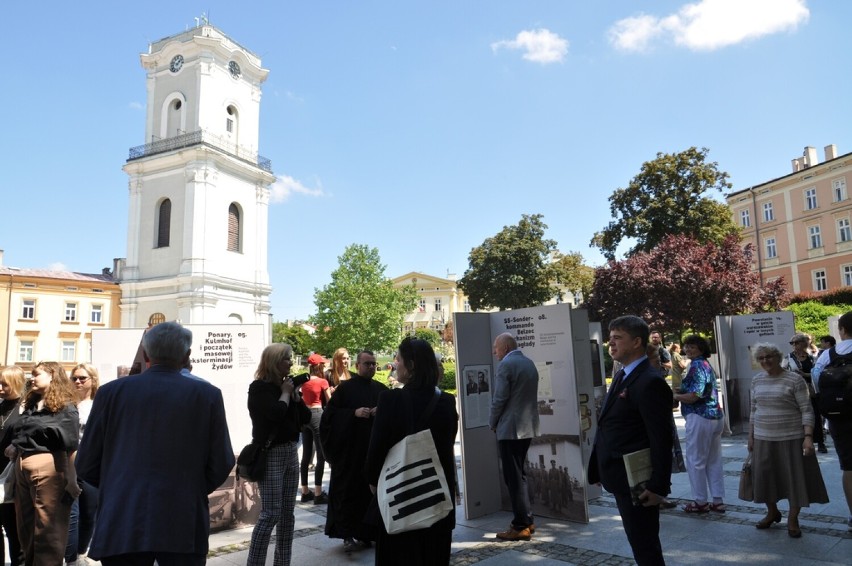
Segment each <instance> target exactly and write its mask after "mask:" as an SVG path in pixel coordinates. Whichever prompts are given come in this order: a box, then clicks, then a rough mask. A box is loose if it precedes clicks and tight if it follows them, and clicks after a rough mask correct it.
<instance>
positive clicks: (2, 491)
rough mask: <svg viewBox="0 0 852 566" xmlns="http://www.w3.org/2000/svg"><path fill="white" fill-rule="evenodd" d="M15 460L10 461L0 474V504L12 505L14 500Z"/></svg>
mask: <svg viewBox="0 0 852 566" xmlns="http://www.w3.org/2000/svg"><path fill="white" fill-rule="evenodd" d="M14 497H15V460H10V461H9V463H8V464H6V467H5V468H3V472H2V473H0V503H12V502H13V501H14V500H15V499H14Z"/></svg>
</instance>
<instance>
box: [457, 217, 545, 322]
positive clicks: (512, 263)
mask: <svg viewBox="0 0 852 566" xmlns="http://www.w3.org/2000/svg"><path fill="white" fill-rule="evenodd" d="M542 218H543V216H542V215H541V214H533V215H528V214H524V215H523V216H522V217H521V221H520V222H518V224H517V225H516V226H504V227H503V229H502V230H501V231H500V232H498V233H497V234H495V235H494V236H491V237H490V238H486V239H485V241H484V242H482V244H481V245H479V246H477V247H475V248H473V249H472V250H471V251H470V255H469V256H468V262H469V264H470V267H469V268H468V269H467V271H465V272H464V276H463V277H462V278H461V279H459V287H460V288H461V289H462V291H464V293H465V295H467V298H468V300H469V301H470V306H471V308H472V309H473V310H483V309H489V308H493V307H496V308H499V309H519V308H523V307H531V306H535V305H540V304H542V303H544V302H545V301H547V300H548V299H550V298H551V297H553V296H554V295H555V294H556V292H557V289H556V287H554V286H553V283H552V282H553V275H554V273H553V269H552V266H551V265H550V263H549V259H550V257H551V254H552V253H553V252H554V251H556V242H555V241H554V240H548V239H545V238H544V231H545V230H546V229H547V225H546V224H545V223H544V222H542Z"/></svg>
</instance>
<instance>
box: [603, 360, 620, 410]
mask: <svg viewBox="0 0 852 566" xmlns="http://www.w3.org/2000/svg"><path fill="white" fill-rule="evenodd" d="M623 380H624V369H623V368H622V369H620V370H618V371H617V372H615V377H613V378H612V383H610V385H609V391H607V393H606V399H605V400H604V405H606V404H608V403H609V401H610V398H611V397H612V396H613V395H615V391H616V389H618V388H619V387H620V386H621V382H622V381H623Z"/></svg>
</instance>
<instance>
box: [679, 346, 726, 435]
mask: <svg viewBox="0 0 852 566" xmlns="http://www.w3.org/2000/svg"><path fill="white" fill-rule="evenodd" d="M680 390H681V392H682V393H695V394H696V395H698V400H697V401H695V403H693V404H691V405H689V404H687V403H681V405H680V411H681V413H682V414H683V416H684V417H685V416H686V415H692V414H695V415H699V416H701V417H704V418H705V419H711V420H717V419H721V418H722V417H723V416H724V412H723V411H722V408H721V407H720V406H719V390H718V389H717V388H716V374H715V372H714V371H713V368H712V367H711V366H710V362H708V361H707V360H706V359H705V358H703V357H698V358H695V359H694V360H692V362H691V363H690V364H689V371H688V372H687V374H686V376H685V377H684V378H683V383H681V385H680Z"/></svg>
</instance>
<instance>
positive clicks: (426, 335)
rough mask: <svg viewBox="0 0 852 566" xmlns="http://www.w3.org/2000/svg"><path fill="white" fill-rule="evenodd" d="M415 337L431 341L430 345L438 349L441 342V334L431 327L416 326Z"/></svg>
mask: <svg viewBox="0 0 852 566" xmlns="http://www.w3.org/2000/svg"><path fill="white" fill-rule="evenodd" d="M414 337H415V338H419V339H420V340H425V341H426V342H429V345H430V346H432V348H433V349H437V348H438V345H439V344H440V343H441V335H440V334H438V332H437V331H435V330H432V329H431V328H416V329H415V330H414Z"/></svg>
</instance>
